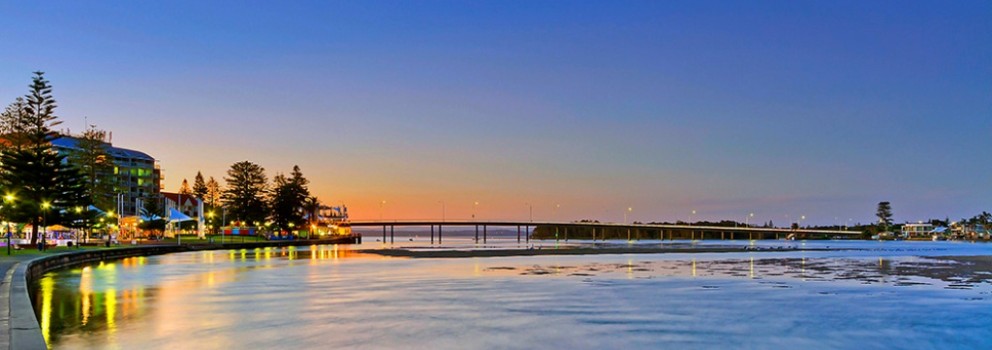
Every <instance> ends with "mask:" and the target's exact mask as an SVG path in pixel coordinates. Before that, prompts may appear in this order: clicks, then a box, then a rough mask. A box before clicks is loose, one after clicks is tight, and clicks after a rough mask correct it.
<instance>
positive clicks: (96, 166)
mask: <svg viewBox="0 0 992 350" xmlns="http://www.w3.org/2000/svg"><path fill="white" fill-rule="evenodd" d="M106 137H107V132H106V131H104V130H99V129H97V128H96V126H94V125H89V126H88V127H87V129H86V131H84V132H83V134H82V135H80V137H78V138H77V141H76V149H74V150H72V151H71V152H70V153H69V163H71V164H74V165H75V166H76V167H78V168H79V170H80V171H81V172H82V174H83V180H84V182H85V187H86V194H87V195H88V196H89V197H90V198H91V200H92V202H93V205H95V206H96V207H97V208H101V209H104V210H109V209H110V208H113V207H114V205H115V204H114V200H115V198H114V187H115V185H116V184H117V178H116V177H115V176H114V162H113V158H112V157H111V156H110V155H109V154H107V147H106V144H105V143H104V140H106Z"/></svg>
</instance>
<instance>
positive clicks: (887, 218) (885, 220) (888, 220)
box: [875, 202, 892, 231]
mask: <svg viewBox="0 0 992 350" xmlns="http://www.w3.org/2000/svg"><path fill="white" fill-rule="evenodd" d="M875 216H877V217H878V224H879V225H881V226H882V231H888V230H889V226H890V225H892V205H890V204H889V202H878V211H877V212H876V213H875Z"/></svg>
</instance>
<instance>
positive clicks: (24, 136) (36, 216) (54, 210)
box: [0, 72, 89, 244]
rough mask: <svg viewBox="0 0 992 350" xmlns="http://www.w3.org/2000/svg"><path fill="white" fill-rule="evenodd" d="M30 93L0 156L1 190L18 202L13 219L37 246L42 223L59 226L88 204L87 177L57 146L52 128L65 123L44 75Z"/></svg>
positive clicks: (36, 79) (40, 74) (38, 75)
mask: <svg viewBox="0 0 992 350" xmlns="http://www.w3.org/2000/svg"><path fill="white" fill-rule="evenodd" d="M30 89H31V91H30V93H28V95H27V96H25V100H26V103H25V104H24V108H23V114H22V115H21V119H20V122H18V123H16V125H15V126H14V128H13V129H12V130H10V134H9V135H10V136H11V137H9V138H8V141H9V142H11V147H10V148H9V149H7V150H6V151H5V152H3V154H2V155H0V164H2V168H0V185H2V186H3V187H4V189H5V190H6V191H7V194H9V195H10V196H11V197H13V198H15V199H14V204H13V205H12V207H13V208H11V209H12V210H11V212H10V215H11V219H12V220H14V221H20V222H28V223H31V224H32V227H33V228H32V230H31V244H36V243H37V241H38V228H39V226H40V225H41V224H49V223H52V222H58V220H59V219H60V216H61V215H59V214H60V213H62V212H65V211H68V210H74V207H79V206H86V205H89V203H88V202H89V200H88V197H87V196H86V192H85V186H84V181H83V177H82V174H81V173H80V172H79V170H78V169H76V168H74V167H72V166H70V165H69V164H68V162H65V156H63V155H60V154H58V152H56V151H55V149H54V148H53V147H52V144H51V141H52V140H55V139H57V138H58V137H59V135H58V134H57V133H55V132H54V131H52V128H54V127H55V126H57V125H59V124H60V123H61V122H60V121H58V117H57V116H56V115H55V107H56V104H55V99H54V98H53V97H52V87H51V85H49V84H48V80H45V77H44V73H43V72H35V76H34V77H33V79H32V84H31V85H30ZM49 218H52V219H53V221H49V220H48V219H49Z"/></svg>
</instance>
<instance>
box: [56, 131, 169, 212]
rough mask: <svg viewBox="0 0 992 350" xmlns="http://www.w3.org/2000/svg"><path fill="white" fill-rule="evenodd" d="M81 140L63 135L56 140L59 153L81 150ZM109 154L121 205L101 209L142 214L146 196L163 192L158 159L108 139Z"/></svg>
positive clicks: (106, 145) (115, 189)
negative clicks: (116, 145)
mask: <svg viewBox="0 0 992 350" xmlns="http://www.w3.org/2000/svg"><path fill="white" fill-rule="evenodd" d="M78 142H79V139H77V138H75V137H71V136H62V137H60V138H58V139H55V140H54V141H52V146H54V147H55V149H56V150H57V151H58V152H59V154H62V155H65V156H68V155H69V154H70V153H71V152H73V151H75V150H78V149H79V147H78ZM104 145H105V147H106V151H107V154H108V155H110V156H111V157H113V158H114V174H113V175H114V179H116V183H115V184H114V192H115V193H117V197H118V200H117V202H118V204H117V208H100V209H101V210H104V211H111V210H119V211H120V215H121V216H134V215H138V214H139V213H138V210H139V208H140V204H139V203H138V201H140V200H143V199H144V198H157V197H159V194H160V193H161V191H162V180H163V178H162V170H161V168H160V167H159V165H158V161H156V160H155V158H153V157H152V156H150V155H148V154H147V153H144V152H141V151H136V150H132V149H127V148H120V147H114V146H113V145H112V144H111V143H109V142H105V143H104Z"/></svg>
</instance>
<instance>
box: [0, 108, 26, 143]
mask: <svg viewBox="0 0 992 350" xmlns="http://www.w3.org/2000/svg"><path fill="white" fill-rule="evenodd" d="M26 108H27V103H26V102H24V98H23V97H18V98H17V99H15V100H14V102H13V103H11V104H10V105H8V106H7V108H6V109H4V111H3V112H0V135H3V136H4V138H5V139H7V141H8V142H10V143H13V140H11V138H12V137H14V136H16V135H14V132H15V131H20V130H23V129H24V127H23V126H22V125H21V123H22V122H23V121H24V119H25V118H24V116H25V114H26V112H25V109H26ZM0 145H3V146H7V145H8V144H7V143H0Z"/></svg>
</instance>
